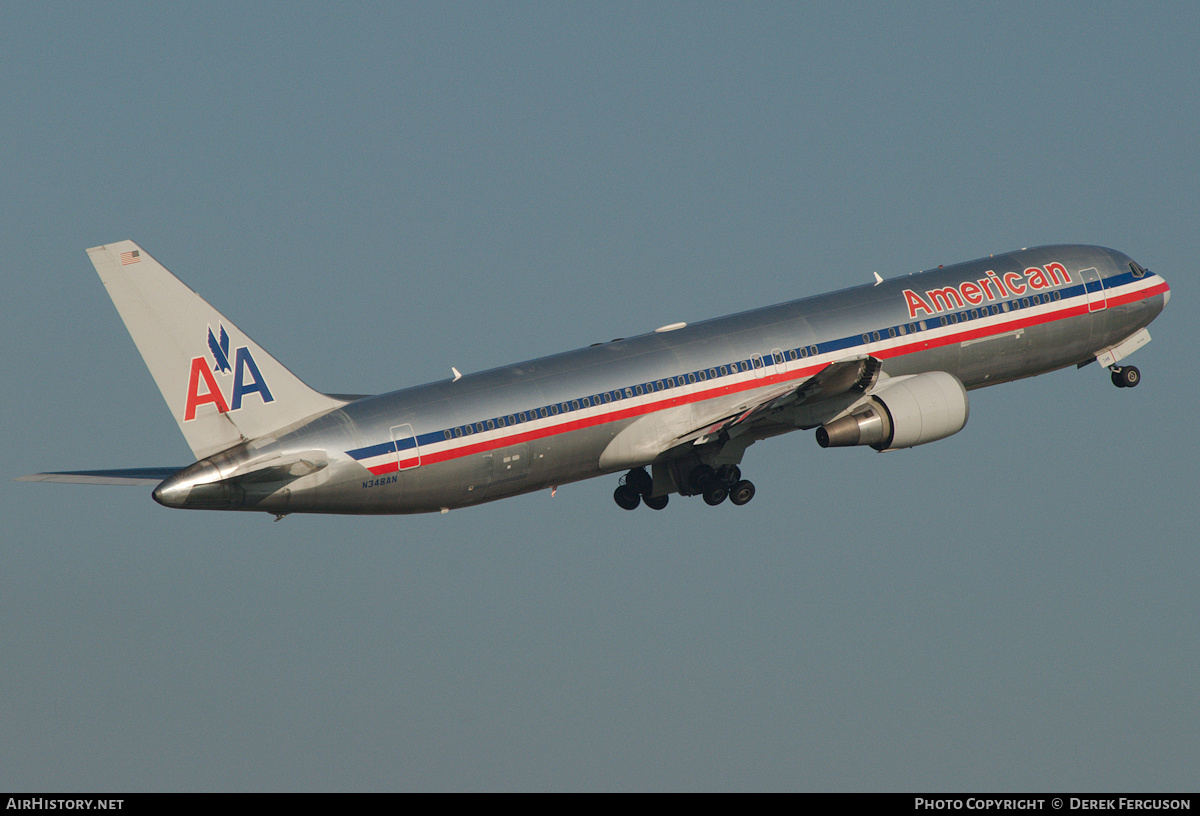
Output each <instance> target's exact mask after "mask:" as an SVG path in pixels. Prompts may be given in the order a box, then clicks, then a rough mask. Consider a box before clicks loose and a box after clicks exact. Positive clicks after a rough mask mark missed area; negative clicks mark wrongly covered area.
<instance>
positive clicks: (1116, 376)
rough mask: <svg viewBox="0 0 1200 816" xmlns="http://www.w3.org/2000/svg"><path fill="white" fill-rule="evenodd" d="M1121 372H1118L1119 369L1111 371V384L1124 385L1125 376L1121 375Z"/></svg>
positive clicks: (1122, 386) (1121, 386)
mask: <svg viewBox="0 0 1200 816" xmlns="http://www.w3.org/2000/svg"><path fill="white" fill-rule="evenodd" d="M1121 374H1122V372H1120V371H1114V372H1113V373H1112V381H1113V385H1115V386H1116V387H1117V388H1124V387H1125V378H1124V377H1123V376H1121Z"/></svg>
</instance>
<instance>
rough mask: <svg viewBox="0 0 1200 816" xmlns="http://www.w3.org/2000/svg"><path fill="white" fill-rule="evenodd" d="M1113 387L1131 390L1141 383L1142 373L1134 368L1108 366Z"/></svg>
mask: <svg viewBox="0 0 1200 816" xmlns="http://www.w3.org/2000/svg"><path fill="white" fill-rule="evenodd" d="M1109 368H1110V369H1111V370H1112V381H1113V385H1115V386H1116V387H1117V388H1133V387H1134V386H1135V385H1137V384H1138V383H1140V382H1141V381H1142V372H1140V371H1138V370H1137V367H1136V366H1117V365H1114V366H1109Z"/></svg>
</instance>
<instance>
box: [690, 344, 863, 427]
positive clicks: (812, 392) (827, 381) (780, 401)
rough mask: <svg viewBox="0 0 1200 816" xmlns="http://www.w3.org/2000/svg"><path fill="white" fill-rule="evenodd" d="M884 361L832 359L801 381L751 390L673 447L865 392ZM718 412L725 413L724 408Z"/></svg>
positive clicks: (854, 358)
mask: <svg viewBox="0 0 1200 816" xmlns="http://www.w3.org/2000/svg"><path fill="white" fill-rule="evenodd" d="M881 365H882V363H881V362H880V361H879V360H877V359H875V358H874V357H853V358H849V359H846V360H839V361H837V362H834V363H830V364H829V365H827V366H826V367H825V368H823V369H821V370H820V371H819V372H817V373H816V374H814V375H813V376H812V377H809V378H808V379H807V380H805V381H804V382H802V383H800V384H799V385H797V384H795V383H787V384H786V385H784V386H780V387H776V388H773V389H769V390H766V391H759V392H751V394H750V395H749V399H748V400H747V401H746V402H745V404H743V405H739V406H738V407H737V409H735V411H734V412H733V413H731V414H729V415H727V416H722V417H719V418H717V419H716V420H715V421H713V422H710V423H708V424H706V425H704V426H701V427H699V428H696V429H694V430H692V431H690V432H688V433H686V434H683V435H681V436H679V437H677V438H676V439H674V440H673V441H672V443H671V445H670V446H669V447H672V448H673V447H676V446H678V445H682V444H685V443H687V442H691V443H692V444H694V445H703V444H705V443H707V442H709V441H710V440H712V439H714V438H716V437H718V436H720V435H721V434H722V433H726V432H732V431H733V430H734V429H737V431H738V432H739V433H743V432H747V431H749V430H750V429H751V428H752V427H754V426H755V425H761V424H763V423H764V422H778V421H779V420H780V419H783V415H784V414H786V413H789V412H794V411H795V410H796V409H799V408H800V407H802V406H805V405H811V404H813V403H819V402H823V401H825V400H829V399H832V398H833V397H839V396H842V395H844V394H854V395H856V396H857V395H860V394H863V393H865V392H866V391H867V390H868V389H869V388H871V386H873V385H874V384H875V382H876V380H877V379H878V378H879V369H880V367H881ZM717 412H718V413H721V410H720V409H718V411H717Z"/></svg>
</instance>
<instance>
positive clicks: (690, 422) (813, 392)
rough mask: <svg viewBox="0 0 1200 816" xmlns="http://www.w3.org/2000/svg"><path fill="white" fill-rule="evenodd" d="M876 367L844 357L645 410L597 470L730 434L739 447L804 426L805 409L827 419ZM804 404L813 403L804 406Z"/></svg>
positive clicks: (682, 452)
mask: <svg viewBox="0 0 1200 816" xmlns="http://www.w3.org/2000/svg"><path fill="white" fill-rule="evenodd" d="M881 365H882V363H881V362H880V361H879V360H877V359H875V358H874V357H866V356H860V357H852V358H847V359H845V360H838V361H836V362H833V363H830V364H829V365H827V366H825V368H823V369H821V370H820V371H819V372H817V373H816V374H814V375H813V376H811V377H809V378H807V379H805V380H803V381H800V382H788V383H782V384H780V383H776V384H774V385H770V386H765V387H763V388H760V389H756V390H753V391H746V392H742V393H740V394H731V395H729V396H727V397H720V398H716V399H712V400H708V401H707V402H705V403H701V404H699V405H695V404H692V405H686V406H680V407H679V408H672V409H667V410H666V411H659V412H656V413H654V414H649V415H647V416H644V417H642V418H641V419H639V420H637V421H636V422H634V423H632V424H631V425H629V426H628V427H626V428H625V429H624V430H622V431H621V432H620V433H619V434H617V435H616V437H614V438H613V440H612V442H611V443H609V445H608V447H607V448H606V449H605V451H604V453H603V454H602V455H601V457H600V468H601V469H602V470H605V471H609V472H611V471H615V470H621V469H623V468H627V467H636V466H638V465H643V464H645V463H647V462H652V461H655V460H661V459H662V458H666V459H672V458H677V457H685V456H687V455H689V454H690V453H691V452H693V451H694V450H695V448H696V447H697V446H705V445H709V446H714V447H716V446H719V445H724V444H725V443H727V442H729V441H730V440H731V439H733V438H735V437H736V438H739V439H740V441H739V443H738V447H739V449H740V450H744V449H745V447H746V446H747V445H749V444H750V443H751V442H753V441H754V440H755V439H761V438H763V437H766V436H771V435H773V434H777V433H782V432H783V431H787V430H795V429H796V428H798V427H809V426H810V423H809V422H808V421H806V415H807V414H808V413H812V414H813V416H814V417H818V418H819V417H820V416H823V415H824V413H829V414H830V417H829V418H831V417H832V415H833V414H836V413H839V412H841V411H842V410H844V408H845V407H846V405H849V404H850V403H852V402H853V401H854V400H856V399H858V398H859V397H861V396H862V394H863V393H864V392H866V391H867V390H868V389H870V388H871V387H872V386H873V385H874V384H875V382H876V380H877V379H878V378H879V376H880V367H881ZM839 398H840V399H839ZM843 403H844V404H843ZM824 405H828V406H829V407H830V408H831V411H826V412H821V411H820V410H819V406H824ZM809 406H818V407H817V408H815V409H813V410H808V407H809ZM835 406H836V407H835ZM822 421H823V420H822ZM816 424H820V422H817V423H816ZM738 457H739V458H740V453H739V454H738Z"/></svg>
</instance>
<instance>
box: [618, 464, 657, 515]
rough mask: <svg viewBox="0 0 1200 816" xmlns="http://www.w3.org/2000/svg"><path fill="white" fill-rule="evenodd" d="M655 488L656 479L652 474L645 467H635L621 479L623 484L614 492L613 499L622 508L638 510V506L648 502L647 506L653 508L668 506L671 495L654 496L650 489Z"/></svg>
mask: <svg viewBox="0 0 1200 816" xmlns="http://www.w3.org/2000/svg"><path fill="white" fill-rule="evenodd" d="M653 489H654V480H653V479H651V478H650V474H649V473H647V472H646V469H645V468H634V469H633V470H631V471H629V472H628V473H626V474H625V478H624V479H622V480H621V484H619V485H618V486H617V489H616V490H615V491H614V492H613V501H615V502H616V503H617V506H618V507H620V508H621V509H622V510H636V509H637V506H638V505H639V504H641V503H642V501H643V500H645V502H646V506H647V507H649V508H650V509H651V510H662V509H663V508H664V507H666V506H667V500H668V499H670V496H667V495H666V494H663V495H662V496H652V495H650V491H651V490H653Z"/></svg>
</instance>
